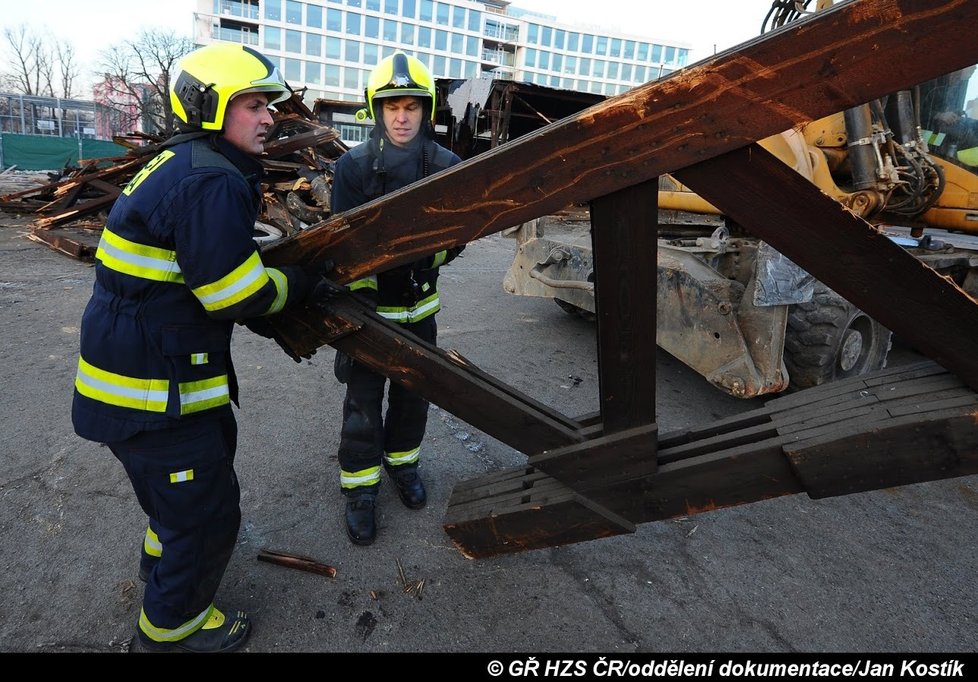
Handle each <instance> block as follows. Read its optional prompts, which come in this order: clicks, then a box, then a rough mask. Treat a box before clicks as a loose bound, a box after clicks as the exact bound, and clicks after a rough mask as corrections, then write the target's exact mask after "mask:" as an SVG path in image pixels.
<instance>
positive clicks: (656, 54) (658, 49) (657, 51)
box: [652, 45, 662, 64]
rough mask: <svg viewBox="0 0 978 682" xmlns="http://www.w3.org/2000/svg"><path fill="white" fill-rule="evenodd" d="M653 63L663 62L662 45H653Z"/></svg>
mask: <svg viewBox="0 0 978 682" xmlns="http://www.w3.org/2000/svg"><path fill="white" fill-rule="evenodd" d="M652 63H653V64H661V63H662V45H653V46H652Z"/></svg>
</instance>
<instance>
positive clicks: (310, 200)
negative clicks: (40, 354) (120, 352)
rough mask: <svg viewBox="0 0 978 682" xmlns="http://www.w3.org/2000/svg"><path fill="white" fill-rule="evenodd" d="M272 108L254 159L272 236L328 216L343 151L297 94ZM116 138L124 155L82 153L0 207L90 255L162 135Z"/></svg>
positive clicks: (37, 232)
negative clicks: (261, 172) (260, 152)
mask: <svg viewBox="0 0 978 682" xmlns="http://www.w3.org/2000/svg"><path fill="white" fill-rule="evenodd" d="M275 107H276V109H277V111H276V112H275V114H274V116H273V124H272V127H271V128H270V129H269V134H268V139H269V140H270V142H268V143H267V144H266V145H265V154H264V156H263V157H262V159H261V160H262V164H263V165H264V166H265V171H266V173H265V178H264V181H263V184H262V190H263V199H264V201H263V204H262V205H263V208H262V213H261V215H260V216H259V219H258V224H257V225H256V231H257V232H258V233H259V234H260V235H262V236H266V237H272V238H278V237H284V236H287V235H291V234H295V233H296V232H298V231H299V230H301V229H304V228H305V227H307V226H308V225H311V224H314V223H316V222H319V221H321V220H323V219H324V218H327V217H329V213H330V201H329V195H330V187H331V177H332V170H331V168H332V166H331V164H332V163H333V162H334V161H335V160H336V159H337V158H339V157H340V156H341V155H342V154H343V153H344V152H346V151H347V147H346V145H344V144H343V142H342V141H341V140H340V137H339V133H337V132H336V130H335V129H333V128H331V127H329V126H324V125H322V124H320V123H318V122H317V121H316V120H315V117H314V115H313V113H312V112H311V111H310V110H309V108H308V107H306V105H305V104H304V103H303V102H302V97H301V93H296V94H293V96H292V98H291V99H288V100H286V101H284V102H280V103H278V104H276V105H275ZM134 140H136V141H138V142H139V143H144V142H145V143H147V144H137V143H136V142H135V141H134ZM115 142H117V143H119V144H122V145H123V146H126V147H128V148H129V151H128V153H127V154H126V155H125V156H119V157H111V158H102V159H89V160H86V161H84V162H82V163H81V164H80V166H79V167H78V168H74V169H66V170H65V171H64V172H63V173H62V176H63V177H62V178H61V179H58V180H55V181H52V182H49V183H46V184H43V185H40V186H38V187H34V188H31V189H27V190H23V191H20V192H15V193H12V194H7V195H4V196H0V211H6V212H10V213H19V214H27V215H32V216H35V217H34V221H33V223H32V224H31V232H30V234H29V235H28V236H29V237H30V238H31V239H33V240H35V241H39V242H42V243H44V244H47V245H48V246H50V247H51V248H53V249H55V250H57V251H60V252H62V253H65V254H68V255H70V256H73V257H74V258H78V259H79V260H86V261H92V260H94V257H95V251H96V250H97V248H98V240H99V236H100V233H101V231H102V226H103V225H104V224H105V219H106V216H107V215H108V212H109V209H111V208H112V205H113V204H114V203H115V200H116V199H117V198H118V197H119V195H120V194H121V193H122V190H123V188H125V186H126V184H127V183H128V182H129V181H130V180H131V179H132V177H133V176H134V175H135V174H136V173H137V172H138V171H139V169H140V168H142V167H143V165H145V164H146V162H148V161H149V160H150V159H151V158H153V156H155V155H156V153H157V152H158V151H159V148H160V144H161V143H162V140H161V139H160V138H154V137H152V136H148V135H142V134H134V135H133V136H132V137H130V138H115Z"/></svg>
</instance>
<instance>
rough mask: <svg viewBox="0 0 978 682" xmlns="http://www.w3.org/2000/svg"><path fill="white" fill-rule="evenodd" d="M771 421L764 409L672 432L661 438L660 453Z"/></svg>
mask: <svg viewBox="0 0 978 682" xmlns="http://www.w3.org/2000/svg"><path fill="white" fill-rule="evenodd" d="M770 421H771V417H770V415H769V414H768V410H767V408H766V407H762V408H760V409H757V410H752V411H750V412H744V413H742V414H735V415H732V416H730V417H725V418H723V419H718V420H717V421H714V422H709V423H707V424H706V425H705V426H697V427H692V428H689V429H682V430H680V431H671V432H669V433H667V434H665V435H664V436H660V437H659V451H660V452H661V451H662V450H666V449H668V448H674V447H676V446H679V445H685V444H686V443H692V442H694V441H697V440H701V439H704V438H712V437H714V436H719V435H722V434H724V433H731V432H733V431H739V430H740V429H746V428H750V427H752V426H760V425H761V424H767V423H770Z"/></svg>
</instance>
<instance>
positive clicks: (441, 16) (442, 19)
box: [435, 2, 449, 26]
mask: <svg viewBox="0 0 978 682" xmlns="http://www.w3.org/2000/svg"><path fill="white" fill-rule="evenodd" d="M448 9H449V7H448V5H447V4H445V3H444V2H439V3H438V13H437V14H436V15H435V23H436V24H438V25H439V26H448Z"/></svg>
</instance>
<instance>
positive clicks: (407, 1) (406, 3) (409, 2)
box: [401, 0, 417, 19]
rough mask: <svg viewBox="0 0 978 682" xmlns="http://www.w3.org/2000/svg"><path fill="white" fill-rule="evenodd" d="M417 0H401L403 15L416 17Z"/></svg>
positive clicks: (411, 17) (409, 17)
mask: <svg viewBox="0 0 978 682" xmlns="http://www.w3.org/2000/svg"><path fill="white" fill-rule="evenodd" d="M416 12H417V11H416V9H415V0H401V16H402V17H407V18H408V19H414V18H415V17H416V16H417V13H416Z"/></svg>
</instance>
